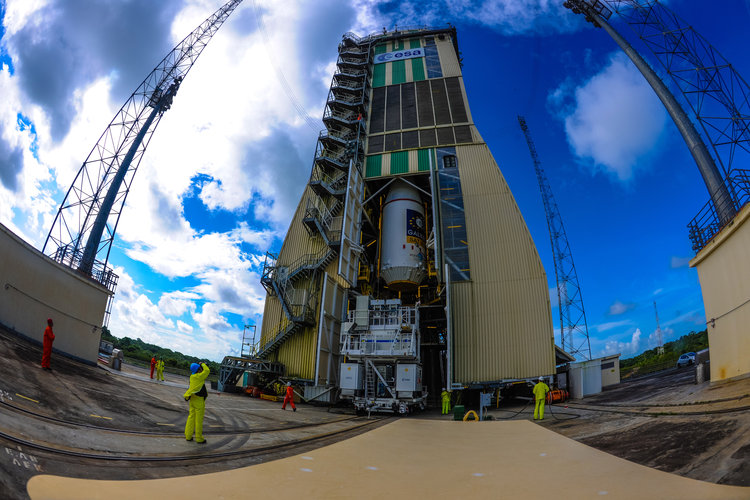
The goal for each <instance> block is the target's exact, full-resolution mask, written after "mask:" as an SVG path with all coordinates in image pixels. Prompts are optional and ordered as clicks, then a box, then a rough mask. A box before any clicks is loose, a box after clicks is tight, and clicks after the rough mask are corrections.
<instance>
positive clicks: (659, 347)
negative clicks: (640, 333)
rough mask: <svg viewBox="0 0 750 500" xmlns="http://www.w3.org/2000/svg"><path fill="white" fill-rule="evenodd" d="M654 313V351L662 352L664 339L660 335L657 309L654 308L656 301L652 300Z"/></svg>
mask: <svg viewBox="0 0 750 500" xmlns="http://www.w3.org/2000/svg"><path fill="white" fill-rule="evenodd" d="M654 314H655V315H656V344H657V345H656V352H658V353H659V354H664V339H663V338H662V335H661V327H660V326H659V311H658V310H657V309H656V301H654Z"/></svg>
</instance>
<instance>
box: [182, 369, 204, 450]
mask: <svg viewBox="0 0 750 500" xmlns="http://www.w3.org/2000/svg"><path fill="white" fill-rule="evenodd" d="M190 373H192V375H190V386H189V387H188V390H187V391H186V392H185V394H183V397H184V398H185V401H189V402H190V413H189V414H188V419H187V422H186V423H185V439H187V440H188V441H192V440H193V431H195V442H196V443H198V444H204V443H205V442H206V440H205V439H204V437H203V415H205V413H206V398H207V397H208V391H207V390H206V384H205V382H206V379H207V378H208V374H209V369H208V365H207V364H206V363H201V364H198V363H193V364H191V365H190Z"/></svg>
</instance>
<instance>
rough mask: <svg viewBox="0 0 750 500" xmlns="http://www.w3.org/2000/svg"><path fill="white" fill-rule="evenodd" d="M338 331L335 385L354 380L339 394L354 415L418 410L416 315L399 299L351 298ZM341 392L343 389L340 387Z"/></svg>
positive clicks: (423, 394) (420, 397) (420, 390)
mask: <svg viewBox="0 0 750 500" xmlns="http://www.w3.org/2000/svg"><path fill="white" fill-rule="evenodd" d="M347 319H348V321H346V322H345V323H344V324H343V325H342V326H341V355H343V356H346V359H347V360H348V363H343V364H342V365H341V370H342V373H341V377H340V379H341V380H345V379H347V378H348V379H350V380H352V381H356V384H354V385H348V386H347V390H346V391H342V397H343V398H345V399H351V400H352V402H353V403H354V407H355V408H356V409H357V410H358V411H360V412H363V411H367V412H371V411H382V412H393V413H402V414H405V413H409V412H410V411H412V410H414V409H417V408H418V409H424V406H425V400H426V399H427V393H426V391H425V390H424V388H423V386H422V367H421V363H420V349H419V346H420V338H419V310H418V309H417V307H409V306H402V305H401V301H400V300H399V299H392V300H369V297H367V296H363V297H358V298H357V305H356V309H354V310H352V311H349V317H348V318H347ZM342 388H343V386H342Z"/></svg>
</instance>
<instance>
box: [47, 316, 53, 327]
mask: <svg viewBox="0 0 750 500" xmlns="http://www.w3.org/2000/svg"><path fill="white" fill-rule="evenodd" d="M47 324H48V325H49V326H52V318H47Z"/></svg>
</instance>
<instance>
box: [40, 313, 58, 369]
mask: <svg viewBox="0 0 750 500" xmlns="http://www.w3.org/2000/svg"><path fill="white" fill-rule="evenodd" d="M54 340H55V334H54V333H53V332H52V318H50V319H48V320H47V328H46V329H45V330H44V340H43V341H42V369H44V370H52V368H51V367H50V365H49V361H50V358H51V357H52V342H53V341H54Z"/></svg>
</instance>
